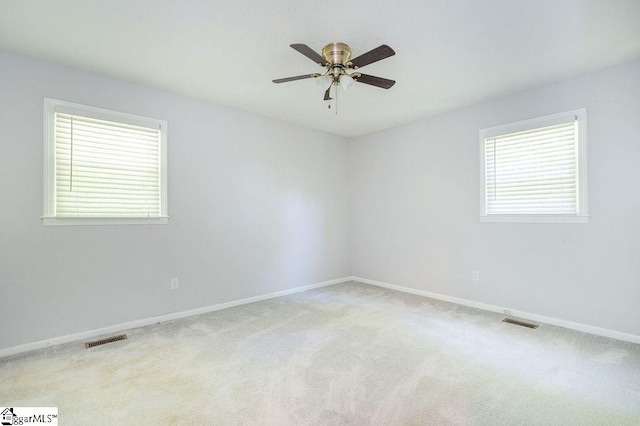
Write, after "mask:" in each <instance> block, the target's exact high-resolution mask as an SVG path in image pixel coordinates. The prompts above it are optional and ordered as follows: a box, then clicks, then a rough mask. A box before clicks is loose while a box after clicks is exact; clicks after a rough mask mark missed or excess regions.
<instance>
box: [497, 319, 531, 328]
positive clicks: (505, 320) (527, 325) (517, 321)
mask: <svg viewBox="0 0 640 426" xmlns="http://www.w3.org/2000/svg"><path fill="white" fill-rule="evenodd" d="M502 322H506V323H509V324H515V325H519V326H520V327H527V328H538V324H531V323H530V322H524V321H519V320H516V319H513V318H505V319H503V320H502Z"/></svg>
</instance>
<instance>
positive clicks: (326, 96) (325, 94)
mask: <svg viewBox="0 0 640 426" xmlns="http://www.w3.org/2000/svg"><path fill="white" fill-rule="evenodd" d="M331 86H333V84H332V85H331ZM331 86H329V88H328V89H327V91H326V92H324V100H325V101H330V100H331V99H333V98H332V97H331V94H330V92H331Z"/></svg>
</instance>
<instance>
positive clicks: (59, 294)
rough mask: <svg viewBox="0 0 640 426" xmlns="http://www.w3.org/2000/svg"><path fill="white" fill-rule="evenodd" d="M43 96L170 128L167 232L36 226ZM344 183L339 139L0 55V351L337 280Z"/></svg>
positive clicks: (342, 268)
mask: <svg viewBox="0 0 640 426" xmlns="http://www.w3.org/2000/svg"><path fill="white" fill-rule="evenodd" d="M211 84H217V83H216V82H215V81H214V80H213V76H212V83H211ZM44 97H53V98H57V99H62V100H66V101H71V102H78V103H83V104H87V105H92V106H96V107H100V108H107V109H113V110H117V111H123V112H128V113H132V114H139V115H144V116H151V117H156V118H161V119H165V120H168V122H169V135H168V143H169V214H170V216H171V218H170V222H169V225H154V226H101V227H96V226H64V227H62V226H58V227H54V226H47V227H45V226H43V225H42V224H41V220H40V216H41V214H42V168H43V166H42V156H43V148H42V146H43V140H42V137H43V136H42V110H43V98H44ZM348 174H349V151H348V141H346V140H345V139H343V138H340V137H337V136H333V135H329V134H325V133H321V132H317V131H312V130H307V129H303V128H299V127H295V126H292V125H289V124H284V123H280V122H277V121H273V120H268V119H264V118H260V117H256V116H254V115H250V114H245V113H242V112H238V111H234V110H229V109H225V108H221V107H217V106H214V105H211V104H207V103H204V102H199V101H196V100H191V99H187V98H184V97H180V96H176V95H172V94H169V93H165V92H162V91H159V90H155V89H151V88H147V87H142V86H138V85H134V84H129V83H124V82H121V81H117V80H113V79H109V78H105V77H100V76H97V75H94V74H89V73H86V72H82V71H78V70H74V69H70V68H65V67H61V66H57V65H53V64H51V63H47V62H42V61H38V60H35V59H31V58H26V57H23V56H17V55H13V54H9V53H3V52H0V177H1V178H2V184H1V185H0V297H1V299H2V308H0V348H4V347H11V346H16V345H20V344H22V343H28V342H33V341H37V340H41V339H47V338H52V337H57V336H63V335H67V334H71V333H76V332H81V331H87V330H92V329H96V328H100V327H105V326H110V325H114V324H119V323H122V322H126V321H133V320H137V319H143V318H148V317H152V316H156V315H161V314H165V313H170V312H175V311H183V310H188V309H192V308H197V307H202V306H208V305H212V304H216V303H221V302H225V301H231V300H236V299H240V298H245V297H250V296H255V295H260V294H265V293H270V292H273V291H277V290H283V289H288V288H292V287H297V286H302V285H306V284H313V283H317V282H322V281H326V280H330V279H335V278H340V277H344V276H347V275H349V273H350V270H349V269H350V264H349V245H348V217H349V216H348V185H346V182H348ZM172 277H178V278H179V279H180V288H179V289H178V290H174V291H172V290H170V284H169V280H170V278H172Z"/></svg>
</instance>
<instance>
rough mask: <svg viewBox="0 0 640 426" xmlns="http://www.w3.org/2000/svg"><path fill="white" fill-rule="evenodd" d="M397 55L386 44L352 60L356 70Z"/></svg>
mask: <svg viewBox="0 0 640 426" xmlns="http://www.w3.org/2000/svg"><path fill="white" fill-rule="evenodd" d="M395 54H396V52H395V51H394V50H393V49H392V48H390V47H389V46H387V45H386V44H383V45H382V46H378V47H376V48H375V49H372V50H370V51H368V52H367V53H363V54H362V55H360V56H358V57H357V58H354V59H352V60H351V63H352V64H353V67H354V68H362V67H364V66H365V65H369V64H372V63H374V62H378V61H381V60H382V59H385V58H388V57H389V56H393V55H395Z"/></svg>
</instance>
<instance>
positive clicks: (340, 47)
mask: <svg viewBox="0 0 640 426" xmlns="http://www.w3.org/2000/svg"><path fill="white" fill-rule="evenodd" d="M322 56H323V57H324V58H325V59H326V60H327V63H329V72H330V74H331V75H332V76H333V79H334V82H337V81H338V79H339V78H340V76H341V75H342V74H343V73H344V69H345V68H347V67H348V64H349V60H350V59H351V48H350V47H349V45H347V44H346V43H339V42H336V43H329V44H327V45H326V46H325V47H323V48H322Z"/></svg>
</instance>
